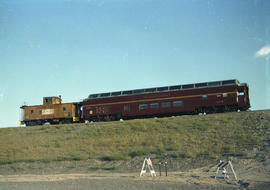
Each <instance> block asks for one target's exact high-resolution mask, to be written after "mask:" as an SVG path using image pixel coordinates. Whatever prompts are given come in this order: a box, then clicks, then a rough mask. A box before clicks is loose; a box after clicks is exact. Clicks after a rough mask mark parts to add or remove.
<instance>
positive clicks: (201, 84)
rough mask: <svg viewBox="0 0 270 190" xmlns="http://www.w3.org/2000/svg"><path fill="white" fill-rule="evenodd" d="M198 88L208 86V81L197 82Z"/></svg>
mask: <svg viewBox="0 0 270 190" xmlns="http://www.w3.org/2000/svg"><path fill="white" fill-rule="evenodd" d="M195 87H196V88H203V87H207V83H197V84H195Z"/></svg>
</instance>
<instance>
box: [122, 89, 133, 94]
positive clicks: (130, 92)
mask: <svg viewBox="0 0 270 190" xmlns="http://www.w3.org/2000/svg"><path fill="white" fill-rule="evenodd" d="M122 94H123V95H130V94H132V90H128V91H124V92H123V93H122Z"/></svg>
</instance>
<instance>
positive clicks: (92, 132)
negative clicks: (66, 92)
mask: <svg viewBox="0 0 270 190" xmlns="http://www.w3.org/2000/svg"><path fill="white" fill-rule="evenodd" d="M261 118H262V116H261V115H260V114H256V112H244V113H226V114H213V115H206V116H189V117H174V118H160V119H141V120H130V121H124V122H106V123H105V122H100V123H94V124H88V125H87V124H76V125H71V124H70V125H61V126H60V125H59V126H41V127H40V126H39V127H25V128H2V129H0V142H1V143H0V164H10V163H16V162H35V161H39V162H45V163H48V162H52V161H78V160H87V159H89V158H94V159H98V158H99V159H102V160H105V161H115V160H129V159H131V158H134V157H137V156H148V155H156V156H158V157H162V156H163V155H165V154H168V156H170V157H173V158H196V157H197V156H201V155H206V156H209V157H211V158H215V157H219V156H222V155H232V156H238V157H243V158H245V157H249V156H248V154H247V152H248V151H249V150H252V149H253V148H254V147H260V146H261V145H262V143H263V142H264V140H265V138H266V134H269V132H270V129H269V127H265V126H269V122H268V121H269V120H268V119H264V118H270V112H265V113H264V115H263V119H261ZM93 169H94V168H93ZM108 170H109V169H108Z"/></svg>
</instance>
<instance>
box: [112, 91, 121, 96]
mask: <svg viewBox="0 0 270 190" xmlns="http://www.w3.org/2000/svg"><path fill="white" fill-rule="evenodd" d="M112 96H121V92H112Z"/></svg>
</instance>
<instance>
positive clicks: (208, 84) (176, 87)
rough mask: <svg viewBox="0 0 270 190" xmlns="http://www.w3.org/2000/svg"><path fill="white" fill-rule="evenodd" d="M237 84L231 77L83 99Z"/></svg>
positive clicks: (107, 93) (117, 92) (92, 95)
mask: <svg viewBox="0 0 270 190" xmlns="http://www.w3.org/2000/svg"><path fill="white" fill-rule="evenodd" d="M239 84H240V82H239V81H238V80H237V79H232V80H222V81H212V82H202V83H193V84H183V85H174V86H163V87H155V88H143V89H135V90H125V91H116V92H106V93H99V94H90V95H89V96H88V98H87V99H85V100H88V99H96V98H109V97H116V96H130V95H136V94H148V93H158V92H168V91H179V90H188V89H196V88H209V87H218V86H228V85H239Z"/></svg>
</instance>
